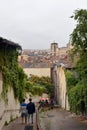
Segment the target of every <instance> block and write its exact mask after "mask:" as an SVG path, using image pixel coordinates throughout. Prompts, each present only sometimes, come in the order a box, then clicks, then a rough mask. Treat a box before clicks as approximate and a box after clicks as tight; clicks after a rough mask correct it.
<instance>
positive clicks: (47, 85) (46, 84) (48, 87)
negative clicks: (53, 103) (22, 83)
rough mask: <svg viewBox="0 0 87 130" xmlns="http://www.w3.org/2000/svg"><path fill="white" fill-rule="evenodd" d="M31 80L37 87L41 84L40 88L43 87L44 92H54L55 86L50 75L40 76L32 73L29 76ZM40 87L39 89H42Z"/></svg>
mask: <svg viewBox="0 0 87 130" xmlns="http://www.w3.org/2000/svg"><path fill="white" fill-rule="evenodd" d="M29 82H31V83H33V84H34V86H36V87H37V86H38V87H39V86H41V87H40V88H42V89H41V90H42V92H45V93H47V94H49V95H51V94H53V92H54V86H53V84H52V83H51V79H50V77H44V76H42V77H38V76H35V75H32V76H31V77H30V78H29ZM40 88H38V89H40ZM33 89H35V87H33ZM38 91H39V90H38ZM42 92H41V93H42Z"/></svg>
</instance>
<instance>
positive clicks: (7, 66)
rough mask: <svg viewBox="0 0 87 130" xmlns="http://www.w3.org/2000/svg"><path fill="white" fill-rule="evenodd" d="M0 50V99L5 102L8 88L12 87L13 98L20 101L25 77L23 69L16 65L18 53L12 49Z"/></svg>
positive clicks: (23, 91)
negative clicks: (0, 87) (0, 94)
mask: <svg viewBox="0 0 87 130" xmlns="http://www.w3.org/2000/svg"><path fill="white" fill-rule="evenodd" d="M0 49H1V51H0V55H2V57H1V61H2V62H0V69H1V71H2V75H3V90H2V97H3V98H4V100H5V101H8V98H7V92H8V88H9V87H12V88H13V91H14V97H15V98H16V99H18V100H19V101H21V100H22V98H23V97H24V95H25V85H26V80H27V77H26V75H25V74H24V72H23V69H22V68H21V67H20V66H19V65H18V62H17V59H18V53H17V51H16V49H15V48H13V47H7V48H6V50H5V49H3V48H0Z"/></svg>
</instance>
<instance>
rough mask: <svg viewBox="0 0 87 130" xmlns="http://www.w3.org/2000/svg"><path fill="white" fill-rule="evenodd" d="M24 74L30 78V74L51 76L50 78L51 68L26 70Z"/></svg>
mask: <svg viewBox="0 0 87 130" xmlns="http://www.w3.org/2000/svg"><path fill="white" fill-rule="evenodd" d="M24 72H25V73H26V74H27V76H28V77H30V74H32V75H37V76H39V77H41V76H49V77H50V68H25V69H24Z"/></svg>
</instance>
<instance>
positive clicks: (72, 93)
mask: <svg viewBox="0 0 87 130" xmlns="http://www.w3.org/2000/svg"><path fill="white" fill-rule="evenodd" d="M72 18H74V20H76V21H77V24H76V27H75V29H74V30H73V33H72V34H71V42H72V45H73V46H74V49H73V50H74V51H73V52H74V53H73V55H74V59H75V58H76V55H77V56H78V57H79V58H78V59H77V63H76V66H75V68H76V71H77V75H78V82H77V83H76V84H75V85H74V86H73V87H72V88H71V89H70V90H69V92H68V93H69V95H68V96H69V103H70V108H71V110H72V111H74V112H76V113H83V114H84V113H86V112H87V58H86V56H87V10H85V9H81V10H76V11H75V13H74V15H73V16H72ZM67 81H68V83H69V82H70V81H69V80H67Z"/></svg>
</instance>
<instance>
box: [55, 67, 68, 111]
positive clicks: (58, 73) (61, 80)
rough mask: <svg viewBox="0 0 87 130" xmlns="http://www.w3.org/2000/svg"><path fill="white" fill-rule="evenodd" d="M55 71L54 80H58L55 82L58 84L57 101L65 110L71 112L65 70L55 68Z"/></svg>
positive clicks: (56, 90) (56, 88) (56, 85)
mask: <svg viewBox="0 0 87 130" xmlns="http://www.w3.org/2000/svg"><path fill="white" fill-rule="evenodd" d="M53 71H54V73H53V74H54V78H55V79H56V80H54V81H55V82H56V83H54V85H55V97H56V100H57V102H58V104H59V105H60V106H61V107H62V108H63V109H66V110H69V103H68V97H67V95H66V92H67V89H66V78H65V73H64V69H63V67H62V66H55V67H54V70H53Z"/></svg>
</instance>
